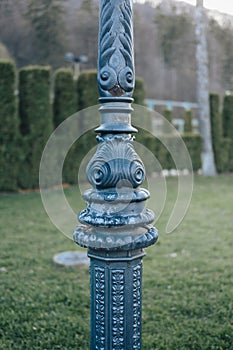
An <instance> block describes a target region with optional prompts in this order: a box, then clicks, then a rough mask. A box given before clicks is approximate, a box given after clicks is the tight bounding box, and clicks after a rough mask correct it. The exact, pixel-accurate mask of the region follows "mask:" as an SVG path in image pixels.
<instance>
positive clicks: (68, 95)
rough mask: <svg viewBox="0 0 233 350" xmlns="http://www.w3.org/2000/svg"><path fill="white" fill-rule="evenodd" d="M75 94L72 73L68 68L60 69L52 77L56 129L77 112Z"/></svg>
mask: <svg viewBox="0 0 233 350" xmlns="http://www.w3.org/2000/svg"><path fill="white" fill-rule="evenodd" d="M77 107H78V106H77V94H76V91H75V82H74V80H73V73H72V71H71V70H70V69H68V68H61V69H58V70H57V71H56V72H55V75H54V102H53V121H54V126H55V127H57V126H58V125H59V124H60V123H62V122H63V121H64V120H65V119H66V118H67V117H69V116H71V115H72V114H74V113H75V112H76V111H77Z"/></svg>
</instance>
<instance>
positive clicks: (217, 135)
mask: <svg viewBox="0 0 233 350" xmlns="http://www.w3.org/2000/svg"><path fill="white" fill-rule="evenodd" d="M209 99H210V121H211V135H212V145H213V151H214V158H215V163H216V168H217V171H218V172H222V171H223V170H224V169H223V165H222V148H221V145H222V116H221V114H220V100H219V95H218V94H213V93H211V94H210V96H209Z"/></svg>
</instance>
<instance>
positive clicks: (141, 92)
mask: <svg viewBox="0 0 233 350" xmlns="http://www.w3.org/2000/svg"><path fill="white" fill-rule="evenodd" d="M133 98H134V103H135V104H137V105H141V106H145V99H146V90H145V85H144V81H143V79H141V78H138V77H136V79H135V88H134V93H133Z"/></svg>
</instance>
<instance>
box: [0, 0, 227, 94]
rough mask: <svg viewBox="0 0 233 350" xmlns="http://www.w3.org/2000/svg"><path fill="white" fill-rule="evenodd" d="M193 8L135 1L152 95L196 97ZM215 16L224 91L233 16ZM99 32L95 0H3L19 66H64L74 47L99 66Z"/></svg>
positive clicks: (8, 42) (218, 76)
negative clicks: (68, 54) (65, 58)
mask: <svg viewBox="0 0 233 350" xmlns="http://www.w3.org/2000/svg"><path fill="white" fill-rule="evenodd" d="M194 13H195V8H194V7H193V6H191V5H188V4H185V3H182V2H181V3H180V2H179V3H178V2H175V1H173V0H165V1H163V2H162V5H160V6H157V7H155V6H152V5H151V4H150V3H149V2H148V3H145V4H139V3H135V6H134V22H135V26H134V28H135V29H134V31H135V63H136V74H137V76H140V77H142V78H143V79H144V80H145V84H146V90H147V97H150V98H156V99H173V100H188V101H196V73H195V70H196V64H195V35H194ZM213 15H214V16H213ZM216 15H217V14H216V13H215V14H214V13H213V12H211V11H209V12H208V13H207V16H208V17H207V20H208V48H209V71H210V90H211V91H212V92H217V93H219V94H223V93H224V92H225V91H226V90H232V89H233V88H232V86H233V19H232V17H231V16H223V15H222V16H220V14H219V16H218V17H219V18H220V20H221V21H219V20H216V18H217V17H216ZM219 18H218V19H219ZM97 34H98V1H96V0H17V1H15V0H1V1H0V43H1V44H3V45H5V47H6V48H7V50H8V52H9V54H10V56H11V57H12V58H14V59H15V61H16V64H17V65H18V67H22V66H25V65H28V64H50V65H51V66H53V67H54V68H57V67H61V66H64V65H67V63H66V62H65V61H64V55H65V53H66V52H73V53H74V54H75V55H76V56H79V55H87V56H88V58H89V62H88V63H87V64H86V65H85V66H83V67H81V68H96V61H97ZM0 55H1V51H0Z"/></svg>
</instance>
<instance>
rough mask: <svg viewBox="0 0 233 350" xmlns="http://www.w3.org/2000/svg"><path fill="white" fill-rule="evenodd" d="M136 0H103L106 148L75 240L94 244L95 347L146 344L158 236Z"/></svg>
mask: <svg viewBox="0 0 233 350" xmlns="http://www.w3.org/2000/svg"><path fill="white" fill-rule="evenodd" d="M132 7H133V5H132V1H129V0H115V1H113V0H101V1H100V29H99V61H98V85H99V91H100V96H101V97H100V103H101V104H102V106H101V107H100V113H101V125H100V127H99V128H97V129H96V132H97V133H98V134H99V135H98V136H97V140H98V148H97V151H96V153H95V155H94V156H93V158H92V159H91V160H90V162H89V164H88V166H87V178H88V180H89V182H90V184H91V185H92V188H91V189H89V190H87V191H86V192H85V193H84V194H83V198H84V199H85V201H86V203H87V207H86V209H85V210H83V211H82V212H80V213H79V216H78V218H79V221H80V223H81V225H79V226H78V227H77V228H76V230H75V232H74V241H75V242H76V243H77V244H79V245H80V246H82V247H86V248H88V256H89V257H90V261H91V263H90V276H91V343H90V349H91V350H141V346H142V345H141V299H142V291H141V281H142V258H143V256H144V255H145V253H144V250H143V249H144V248H146V247H148V246H150V245H152V244H154V243H155V242H156V241H157V238H158V233H157V230H156V229H155V228H154V227H153V226H152V223H153V221H154V213H153V212H152V211H151V210H149V209H147V208H146V200H147V199H148V198H149V196H150V194H149V192H148V191H147V190H145V189H143V188H141V187H140V186H141V185H142V183H143V181H144V179H145V168H144V165H143V162H142V160H141V159H140V157H139V156H138V154H137V153H136V151H135V150H134V146H133V140H134V137H133V136H132V133H135V132H137V130H136V129H135V128H133V127H132V125H131V112H132V107H131V103H132V101H133V99H132V94H133V88H134V76H135V73H134V59H133V22H132V18H133V8H132Z"/></svg>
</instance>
